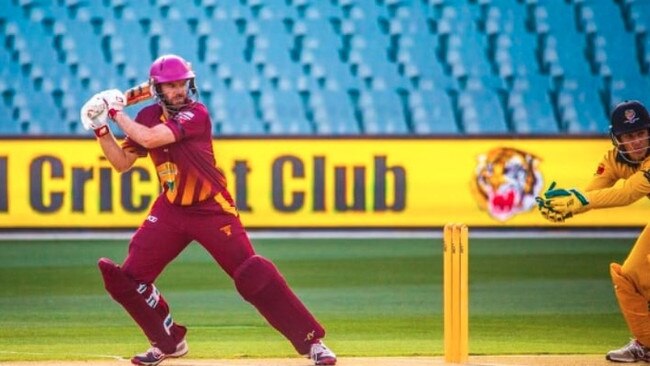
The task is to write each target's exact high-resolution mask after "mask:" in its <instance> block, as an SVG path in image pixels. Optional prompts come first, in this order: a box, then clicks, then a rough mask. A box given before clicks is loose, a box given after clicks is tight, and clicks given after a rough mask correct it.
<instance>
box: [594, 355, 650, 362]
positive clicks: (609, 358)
mask: <svg viewBox="0 0 650 366" xmlns="http://www.w3.org/2000/svg"><path fill="white" fill-rule="evenodd" d="M605 359H606V360H607V361H610V362H616V363H635V362H638V361H645V360H630V359H629V358H627V359H624V360H623V359H620V358H619V359H616V358H612V357H610V356H609V355H607V356H605ZM645 362H648V361H645Z"/></svg>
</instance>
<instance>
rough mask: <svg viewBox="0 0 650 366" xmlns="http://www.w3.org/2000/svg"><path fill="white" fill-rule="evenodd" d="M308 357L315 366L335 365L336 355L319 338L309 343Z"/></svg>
mask: <svg viewBox="0 0 650 366" xmlns="http://www.w3.org/2000/svg"><path fill="white" fill-rule="evenodd" d="M309 358H311V360H312V361H314V365H316V366H319V365H336V355H335V354H334V352H332V350H330V349H329V348H327V346H326V345H325V344H324V343H323V342H322V341H320V340H319V341H318V342H316V343H314V344H312V345H311V349H310V350H309Z"/></svg>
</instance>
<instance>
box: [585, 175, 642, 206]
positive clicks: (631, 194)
mask: <svg viewBox="0 0 650 366" xmlns="http://www.w3.org/2000/svg"><path fill="white" fill-rule="evenodd" d="M649 193H650V169H649V170H639V171H637V172H636V173H634V174H632V175H631V176H630V177H629V178H627V179H625V180H624V181H623V184H622V185H619V186H616V187H609V188H603V189H596V190H591V191H588V193H587V196H588V200H589V207H590V208H592V209H594V208H607V207H619V206H627V205H629V204H632V203H634V202H636V201H637V200H639V199H640V198H641V197H643V196H646V195H647V194H649Z"/></svg>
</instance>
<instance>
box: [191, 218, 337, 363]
mask: <svg viewBox="0 0 650 366" xmlns="http://www.w3.org/2000/svg"><path fill="white" fill-rule="evenodd" d="M211 220H216V221H213V222H212V223H206V224H205V225H197V228H199V229H197V230H194V233H195V235H196V240H197V241H198V242H199V243H201V245H203V246H204V247H205V248H206V249H207V250H208V252H210V254H211V255H212V257H213V258H214V259H215V260H216V261H217V262H218V263H219V265H220V266H221V267H222V268H223V269H224V271H226V273H228V275H229V276H231V277H232V278H233V280H234V282H235V286H236V288H237V291H239V293H240V294H241V295H242V297H243V298H244V299H245V300H246V301H248V302H250V303H251V304H252V305H253V306H255V308H257V310H258V311H259V312H260V314H262V316H264V318H265V319H266V320H267V321H268V322H269V323H270V324H271V325H272V326H273V327H274V328H275V329H277V330H278V331H279V332H280V333H282V334H283V335H284V336H285V337H286V338H287V339H288V340H289V341H290V342H291V344H292V345H293V346H294V347H295V349H296V350H297V351H298V353H300V354H302V355H310V356H313V357H312V358H314V357H315V359H314V360H315V362H316V364H317V365H333V364H335V363H336V356H335V355H334V353H333V352H331V351H330V350H329V349H327V347H325V346H324V345H323V344H322V343H321V342H320V339H321V338H323V337H324V336H325V330H324V329H323V327H322V326H321V325H320V323H319V322H318V321H317V320H316V319H315V318H314V316H313V315H312V314H311V313H310V312H309V310H307V308H306V307H305V305H304V304H303V303H302V301H300V299H299V298H298V297H297V296H296V294H295V293H294V292H293V291H292V290H291V289H290V288H289V286H288V284H287V282H286V281H285V279H284V277H283V276H282V274H280V272H279V271H278V269H277V268H276V266H275V265H274V264H273V263H271V261H269V260H268V259H266V258H264V257H261V256H259V255H255V252H254V249H253V246H252V244H251V242H250V240H249V238H248V235H247V234H246V232H245V230H244V229H243V227H242V225H241V222H240V220H239V219H238V218H236V217H234V216H231V215H223V216H220V217H217V218H211ZM215 227H216V228H217V231H216V232H215V230H214V229H212V230H207V229H206V228H215Z"/></svg>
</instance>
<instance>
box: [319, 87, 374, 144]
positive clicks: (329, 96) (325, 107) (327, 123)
mask: <svg viewBox="0 0 650 366" xmlns="http://www.w3.org/2000/svg"><path fill="white" fill-rule="evenodd" d="M309 102H310V107H311V109H312V113H313V120H314V123H315V125H316V133H317V134H324V135H328V134H333V135H348V134H350V135H354V134H359V133H360V132H361V130H360V128H359V124H358V122H357V120H356V117H355V111H354V107H353V105H352V103H351V101H350V98H349V97H348V95H347V94H346V92H344V91H340V90H324V91H314V92H313V93H312V95H311V97H310V99H309Z"/></svg>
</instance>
